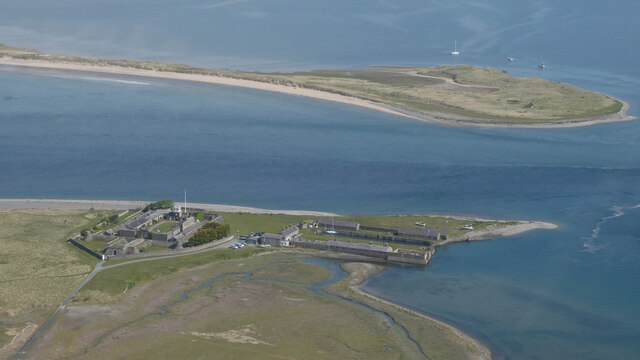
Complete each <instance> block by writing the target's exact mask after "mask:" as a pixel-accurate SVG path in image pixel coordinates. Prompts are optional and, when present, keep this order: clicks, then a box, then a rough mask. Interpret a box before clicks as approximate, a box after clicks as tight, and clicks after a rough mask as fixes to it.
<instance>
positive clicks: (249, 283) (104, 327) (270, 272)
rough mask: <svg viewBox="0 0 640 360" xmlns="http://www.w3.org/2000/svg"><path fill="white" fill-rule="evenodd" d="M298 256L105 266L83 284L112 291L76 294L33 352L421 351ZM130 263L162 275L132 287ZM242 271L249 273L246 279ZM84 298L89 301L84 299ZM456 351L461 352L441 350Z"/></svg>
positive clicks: (409, 355) (244, 355)
mask: <svg viewBox="0 0 640 360" xmlns="http://www.w3.org/2000/svg"><path fill="white" fill-rule="evenodd" d="M222 252H225V251H222ZM215 253H218V252H215ZM232 253H235V254H234V255H235V256H237V254H239V253H240V252H238V251H233V252H232ZM210 255H212V254H210ZM305 257H306V255H304V254H299V253H285V252H276V253H269V254H263V256H251V257H243V258H241V259H229V260H227V261H221V259H217V260H214V259H209V260H212V262H211V263H209V264H203V266H197V267H196V268H192V269H186V268H181V267H179V266H175V264H172V262H171V261H170V260H178V259H167V260H166V261H165V260H159V261H157V262H161V263H163V264H162V267H156V264H155V263H156V261H154V262H151V263H146V264H131V265H127V266H122V267H120V268H114V269H111V270H106V271H104V272H103V273H100V274H99V275H98V276H100V277H101V278H102V279H98V277H96V279H94V281H92V282H91V283H90V284H89V285H90V286H91V287H92V288H94V289H100V288H103V287H104V286H105V285H107V286H108V285H109V284H110V283H107V282H103V280H105V279H106V278H107V277H109V278H110V280H111V281H113V282H114V283H118V284H120V286H119V287H118V289H117V291H114V292H113V296H103V297H100V293H99V292H100V290H87V291H83V293H82V294H78V296H76V300H77V301H76V302H75V303H74V304H73V305H72V306H70V307H69V308H68V311H67V312H66V313H65V314H64V315H63V316H62V317H61V318H59V319H58V321H57V322H56V324H55V325H54V327H52V329H51V331H50V333H49V334H48V336H47V337H46V338H43V339H42V340H41V341H42V342H41V343H40V346H39V347H38V348H35V349H34V352H33V353H32V356H34V357H36V358H38V357H44V355H45V354H52V353H53V354H56V355H57V356H59V357H61V358H72V357H77V356H80V357H83V358H84V357H86V358H92V359H102V358H136V359H138V358H139V359H155V358H181V359H196V358H202V357H203V356H205V357H206V356H207V355H210V354H216V357H219V358H225V359H283V358H284V359H326V358H328V357H330V358H338V359H343V358H344V359H346V358H359V359H423V358H424V357H423V356H422V355H421V354H420V353H419V352H418V351H417V348H416V346H415V345H414V344H413V343H412V342H411V341H410V340H409V339H407V337H406V336H405V335H404V333H403V331H402V330H401V329H400V328H398V327H396V326H394V325H392V324H391V323H389V322H388V321H387V320H386V318H385V317H382V316H380V315H379V314H378V313H376V312H373V311H371V310H369V309H366V308H363V307H361V306H357V305H356V304H352V303H348V302H345V301H341V300H336V299H334V298H329V297H325V296H321V295H318V294H314V293H312V292H311V291H309V290H308V289H307V284H311V283H314V282H317V281H318V280H322V279H325V278H326V276H327V271H326V269H323V268H321V267H319V266H317V265H314V264H308V263H300V262H298V260H300V259H303V258H305ZM182 260H185V259H180V261H182ZM138 265H144V266H141V267H139V266H138ZM146 266H152V267H153V268H152V269H144V267H146ZM290 267H291V269H289V268H290ZM138 269H143V271H144V273H146V274H149V275H150V276H155V275H153V274H155V273H157V272H158V271H161V272H162V275H160V276H157V277H155V280H153V281H147V282H145V284H144V286H136V284H135V283H134V282H135V279H132V280H133V281H130V282H129V283H128V287H127V285H125V284H127V279H130V278H131V277H135V276H136V275H140V273H139V272H138ZM249 273H251V274H253V277H248V276H245V274H249ZM256 274H260V275H263V276H260V277H259V278H258V277H257V275H256ZM96 280H98V282H97V283H96V282H95V281H96ZM138 285H140V283H138ZM185 294H187V296H184V295H185ZM96 303H98V304H99V305H95V304H96ZM89 304H94V305H91V306H85V305H89ZM434 332H435V330H434ZM150 334H153V336H149V335H150ZM447 345H448V344H447ZM443 346H444V345H443ZM456 358H462V359H464V358H465V357H448V359H456ZM433 359H438V357H433Z"/></svg>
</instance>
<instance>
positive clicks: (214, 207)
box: [0, 199, 339, 216]
mask: <svg viewBox="0 0 640 360" xmlns="http://www.w3.org/2000/svg"><path fill="white" fill-rule="evenodd" d="M151 202H152V201H132V200H62V199H0V209H7V210H18V209H20V210H24V209H37V210H43V209H51V210H88V209H91V208H93V209H95V210H127V209H136V208H143V207H145V206H146V205H147V204H149V203H151ZM176 205H180V203H176ZM187 207H188V208H195V209H204V210H209V211H218V212H247V213H253V214H286V215H303V216H304V215H310V216H339V215H338V214H334V213H329V212H322V211H307V210H270V209H259V208H253V207H247V206H235V205H222V204H200V203H189V202H188V203H187Z"/></svg>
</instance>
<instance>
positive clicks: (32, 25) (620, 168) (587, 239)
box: [0, 0, 640, 359]
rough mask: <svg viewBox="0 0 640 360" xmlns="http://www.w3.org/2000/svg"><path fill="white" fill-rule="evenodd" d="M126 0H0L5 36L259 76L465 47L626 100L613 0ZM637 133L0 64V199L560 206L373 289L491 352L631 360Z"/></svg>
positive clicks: (632, 52) (637, 254)
mask: <svg viewBox="0 0 640 360" xmlns="http://www.w3.org/2000/svg"><path fill="white" fill-rule="evenodd" d="M122 4H123V3H121V2H120V1H117V0H113V1H104V2H101V4H100V5H94V7H83V6H81V5H79V3H75V2H74V1H66V2H64V3H62V4H58V5H57V6H56V7H55V8H52V7H51V5H49V3H48V2H43V1H32V2H10V3H3V4H2V5H0V34H1V35H2V37H3V40H2V42H5V43H7V44H8V45H15V46H25V47H34V48H39V49H43V50H48V51H58V52H63V53H74V54H80V55H95V56H108V57H121V58H138V59H144V58H152V59H160V60H169V61H182V62H188V63H194V64H196V65H207V66H220V67H232V68H239V69H259V70H266V71H270V70H293V69H307V68H316V67H338V66H340V67H342V66H349V67H361V66H366V65H368V64H375V63H391V64H440V63H470V64H473V65H480V66H493V67H496V68H498V69H501V70H506V71H508V72H510V73H512V74H516V75H522V76H541V77H545V78H548V79H552V80H556V81H567V82H570V83H572V84H574V85H577V86H583V87H586V88H589V89H592V90H596V91H601V92H605V93H609V94H612V95H614V96H616V97H620V98H623V99H625V100H626V101H628V102H629V103H630V104H631V114H632V115H634V114H635V115H637V114H638V112H637V107H638V106H640V101H639V100H640V98H639V97H638V90H640V70H638V69H637V66H636V62H635V60H634V59H635V58H637V55H639V53H640V48H639V47H638V45H637V44H636V43H635V42H634V41H633V38H634V36H635V34H637V33H638V25H636V23H635V20H634V15H637V14H638V5H636V4H635V3H633V2H628V1H627V2H625V1H618V2H608V3H606V4H605V3H600V2H595V1H587V2H584V1H582V2H562V4H556V3H555V2H550V1H537V2H506V1H503V2H482V1H480V2H467V1H461V2H458V3H455V4H453V5H451V4H450V3H449V2H436V1H430V2H422V1H407V2H404V3H403V4H397V3H396V2H393V3H392V2H385V1H379V2H364V1H353V2H337V1H327V2H320V3H317V2H314V3H311V4H312V5H310V4H304V5H300V4H301V3H300V2H294V1H283V0H282V1H274V2H269V3H266V2H258V1H220V2H217V3H215V2H210V1H207V2H205V1H195V0H194V1H189V2H176V1H169V0H167V1H160V2H158V1H153V2H146V3H145V2H144V1H141V2H137V3H136V4H135V5H130V4H129V5H128V6H127V7H123V6H121V5H122ZM125 10H126V11H125ZM290 18H292V19H293V20H291V19H290ZM17 19H19V21H18V20H17ZM61 20H64V21H61ZM187 20H189V21H187ZM160 24H162V25H163V26H160ZM291 27H294V28H295V29H296V31H291ZM79 29H80V30H82V31H79ZM150 30H154V31H153V32H152V31H150ZM201 34H206V35H207V36H201ZM196 35H198V36H196ZM456 39H457V40H458V48H459V50H460V51H461V55H460V56H459V57H457V58H451V57H450V56H449V55H448V54H447V53H448V51H450V48H451V46H452V43H453V40H456ZM327 49H329V50H331V51H328V50H327ZM130 54H133V55H131V56H130ZM506 56H514V57H515V58H516V59H515V61H514V62H512V63H509V62H507V61H506V60H505V59H504V58H505V57H506ZM541 58H542V59H541ZM189 60H190V61H189ZM540 61H544V62H545V63H546V64H547V68H546V69H545V70H544V71H539V70H537V69H536V68H537V64H538V63H539V62H540ZM639 130H640V122H637V121H635V122H626V123H615V124H603V125H597V126H590V127H584V128H573V129H539V130H531V129H529V130H518V129H471V128H452V127H441V126H434V125H430V124H426V123H421V122H417V121H414V120H411V119H405V118H399V117H395V116H390V115H387V114H381V113H376V112H373V111H370V110H366V109H361V108H356V107H349V106H346V105H341V104H333V103H329V102H323V101H317V100H312V99H307V98H302V97H295V96H285V95H280V94H270V93H265V92H260V91H255V90H248V89H236V88H228V87H220V86H213V85H205V84H196V83H187V82H179V81H171V80H162V79H149V78H139V77H125V76H112V75H96V74H90V73H71V72H61V71H52V70H34V69H28V70H25V69H17V68H14V67H7V66H2V67H0V169H2V172H0V197H9V198H39V197H42V198H87V199H142V200H155V199H162V198H173V199H176V200H179V199H180V198H181V197H182V194H183V191H184V189H185V188H186V189H188V193H189V194H190V195H189V197H190V199H192V200H193V201H198V202H212V203H228V204H238V205H249V206H256V207H266V208H281V209H284V208H299V209H311V210H325V211H333V212H339V213H344V214H389V213H452V214H462V215H478V216H486V217H497V218H505V219H527V220H544V221H550V222H554V223H556V224H558V225H559V228H558V229H556V230H538V231H533V232H529V233H525V234H521V235H518V236H513V237H509V238H503V239H496V240H493V241H486V242H476V243H469V244H467V243H464V244H453V245H451V246H448V247H446V248H441V249H439V250H438V252H437V254H436V256H435V257H434V259H433V261H432V262H431V263H430V265H429V266H427V267H426V268H413V267H391V268H390V269H388V270H387V271H385V272H383V273H382V274H380V275H378V276H376V277H374V278H372V279H371V280H370V281H369V282H368V283H367V284H366V289H367V290H368V291H371V292H372V293H374V294H376V295H379V296H381V297H384V298H387V299H389V300H392V301H396V302H399V303H402V304H404V305H407V306H411V307H413V308H415V309H418V310H420V311H423V312H426V313H428V314H431V315H433V316H436V317H438V318H441V319H443V320H445V321H447V322H450V323H452V324H454V325H456V326H458V327H460V328H461V329H463V330H465V331H467V332H469V333H470V334H471V335H473V336H476V337H478V338H479V339H481V340H482V341H483V342H485V343H486V344H487V345H489V346H490V347H491V348H492V350H493V351H494V354H495V355H496V357H497V358H510V359H568V358H584V359H603V358H607V359H630V358H637V357H638V356H640V348H639V345H638V343H637V339H638V338H640V325H638V324H640V305H639V304H638V301H637V299H638V297H639V296H640V279H639V275H638V274H640V259H639V258H640V228H639V224H640V221H639V219H640V207H639V205H640V186H639V184H640V167H639V166H638V165H639V164H640V138H639V135H638V134H639Z"/></svg>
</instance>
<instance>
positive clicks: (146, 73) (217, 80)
mask: <svg viewBox="0 0 640 360" xmlns="http://www.w3.org/2000/svg"><path fill="white" fill-rule="evenodd" d="M0 65H10V66H19V67H35V68H42V69H56V70H66V71H83V72H94V73H104V74H114V75H129V76H142V77H154V78H162V79H173V80H184V81H195V82H202V83H208V84H215V85H224V86H234V87H242V88H249V89H255V90H263V91H271V92H277V93H282V94H288V95H297V96H303V97H308V98H313V99H318V100H324V101H331V102H337V103H341V104H347V105H352V106H359V107H363V108H367V109H371V110H376V111H380V112H384V113H387V114H392V115H396V116H402V117H406V118H411V119H414V120H419V121H424V122H427V123H432V124H437V125H442V126H456V127H480V128H523V129H524V128H534V129H542V128H568V127H578V126H589V125H596V124H602V123H610V122H621V121H630V120H634V119H635V117H633V116H629V115H628V114H627V112H628V110H629V104H628V103H626V102H624V101H622V100H619V99H616V100H618V101H620V102H621V103H622V104H623V106H622V109H621V110H620V111H618V112H617V113H615V114H611V115H605V116H599V117H593V118H580V119H571V120H566V121H560V122H557V123H553V124H548V123H532V124H487V123H484V122H483V121H486V120H484V119H476V118H470V117H464V116H459V115H455V114H449V113H434V114H422V113H415V112H410V111H405V110H403V109H400V108H397V107H393V106H389V105H384V104H381V103H378V102H374V101H369V100H364V99H360V98H356V97H350V96H345V95H340V94H335V93H330V92H326V91H320V90H313V89H306V88H300V87H295V86H288V85H278V84H271V83H266V82H260V81H252V80H243V79H233V78H228V77H221V76H211V75H200V74H186V73H176V72H169V71H154V70H143V69H134V68H127V67H121V66H111V65H109V66H93V65H84V64H75V63H65V62H53V61H41V60H26V59H14V58H10V57H6V56H5V57H0Z"/></svg>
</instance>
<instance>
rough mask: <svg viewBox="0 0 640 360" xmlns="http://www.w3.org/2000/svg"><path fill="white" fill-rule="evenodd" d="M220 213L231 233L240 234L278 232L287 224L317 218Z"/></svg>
mask: <svg viewBox="0 0 640 360" xmlns="http://www.w3.org/2000/svg"><path fill="white" fill-rule="evenodd" d="M221 215H222V216H223V217H224V222H225V223H227V224H229V226H230V227H231V233H232V234H240V235H245V234H248V233H251V232H268V233H279V232H280V231H282V229H284V228H286V227H287V226H290V225H294V224H298V223H299V222H300V221H305V220H312V219H316V218H317V216H315V217H314V216H299V215H284V214H249V213H221Z"/></svg>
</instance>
